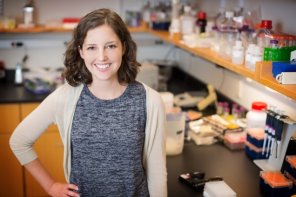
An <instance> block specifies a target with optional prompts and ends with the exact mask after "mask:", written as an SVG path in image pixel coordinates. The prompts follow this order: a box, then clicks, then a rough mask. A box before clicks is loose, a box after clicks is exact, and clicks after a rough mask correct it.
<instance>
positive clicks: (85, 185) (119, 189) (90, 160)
mask: <svg viewBox="0 0 296 197" xmlns="http://www.w3.org/2000/svg"><path fill="white" fill-rule="evenodd" d="M145 124H146V92H145V89H144V87H143V85H142V84H140V83H138V82H135V83H131V84H129V85H128V87H127V88H126V90H125V92H124V93H123V94H122V95H121V96H120V97H118V98H116V99H113V100H101V99H98V98H97V97H95V96H94V95H93V94H92V93H91V92H90V91H89V89H88V87H87V86H84V88H83V90H82V93H81V95H80V98H79V100H78V103H77V106H76V110H75V114H74V119H73V125H72V133H71V149H72V156H71V157H72V159H71V161H72V164H71V173H70V183H73V184H76V185H77V186H78V187H79V194H80V196H91V197H95V196H112V197H116V196H141V197H142V196H149V191H148V184H147V180H146V174H145V170H144V168H143V164H142V159H143V158H142V152H143V146H144V140H145V139H144V138H145Z"/></svg>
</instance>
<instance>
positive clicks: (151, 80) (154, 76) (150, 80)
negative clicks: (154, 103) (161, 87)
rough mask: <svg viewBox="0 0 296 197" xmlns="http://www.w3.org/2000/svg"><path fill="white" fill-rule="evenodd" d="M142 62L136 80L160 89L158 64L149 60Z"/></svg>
mask: <svg viewBox="0 0 296 197" xmlns="http://www.w3.org/2000/svg"><path fill="white" fill-rule="evenodd" d="M141 64H142V66H141V67H140V70H139V73H138V75H137V77H136V80H137V81H140V82H143V83H145V84H146V85H148V86H150V87H151V88H153V89H155V90H158V70H159V68H158V66H156V65H155V64H152V63H151V62H148V61H145V62H142V63H141Z"/></svg>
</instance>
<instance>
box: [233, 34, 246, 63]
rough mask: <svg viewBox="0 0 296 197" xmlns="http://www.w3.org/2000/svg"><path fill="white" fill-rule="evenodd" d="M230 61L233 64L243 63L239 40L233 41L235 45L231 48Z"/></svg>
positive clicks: (241, 44)
mask: <svg viewBox="0 0 296 197" xmlns="http://www.w3.org/2000/svg"><path fill="white" fill-rule="evenodd" d="M231 61H232V63H233V64H239V65H241V64H243V63H244V47H243V43H242V41H240V40H236V41H235V45H234V46H233V47H232V56H231Z"/></svg>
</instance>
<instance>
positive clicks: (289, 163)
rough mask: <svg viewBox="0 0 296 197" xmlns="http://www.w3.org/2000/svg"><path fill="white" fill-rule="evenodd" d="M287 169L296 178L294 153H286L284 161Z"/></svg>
mask: <svg viewBox="0 0 296 197" xmlns="http://www.w3.org/2000/svg"><path fill="white" fill-rule="evenodd" d="M284 163H285V167H286V169H284V171H287V172H288V173H289V174H290V175H291V176H292V177H293V179H295V180H296V155H287V156H286V159H285V161H284Z"/></svg>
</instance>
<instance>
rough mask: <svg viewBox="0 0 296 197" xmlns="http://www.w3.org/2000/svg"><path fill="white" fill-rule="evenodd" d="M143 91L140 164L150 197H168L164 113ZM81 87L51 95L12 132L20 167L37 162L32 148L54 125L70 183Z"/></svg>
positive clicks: (156, 97)
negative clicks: (73, 130) (73, 132)
mask: <svg viewBox="0 0 296 197" xmlns="http://www.w3.org/2000/svg"><path fill="white" fill-rule="evenodd" d="M143 85H144V87H145V90H146V95H147V96H146V107H147V120H146V130H145V144H144V149H143V164H144V168H145V170H146V174H147V181H148V188H149V193H150V196H152V197H154V196H155V197H156V196H157V197H162V196H164V197H165V196H167V170H166V154H165V109H164V105H163V102H162V99H161V97H160V95H159V94H158V93H157V92H156V91H155V90H153V89H152V88H149V87H148V86H146V85H145V84H143ZM82 88H83V85H79V86H78V87H72V86H70V85H69V84H64V85H62V86H61V87H59V88H58V89H56V90H55V91H54V92H53V93H51V94H50V95H49V96H48V97H47V98H46V99H44V100H43V102H41V103H40V105H39V106H38V107H37V108H36V109H35V110H34V111H33V112H32V113H30V114H29V115H28V116H27V117H26V118H25V119H24V120H23V121H22V122H21V123H20V124H19V125H18V126H17V128H16V129H15V131H14V132H13V134H12V136H11V138H10V147H11V149H12V151H13V152H14V154H15V155H16V157H17V159H18V160H19V161H20V163H21V164H22V165H24V164H27V163H29V162H31V161H33V160H35V159H36V158H37V155H36V153H35V151H34V149H33V144H34V143H35V141H36V140H37V139H38V138H39V136H40V135H41V134H42V133H43V132H44V131H45V130H46V129H47V127H48V126H49V125H50V124H52V123H55V124H56V125H57V127H58V130H59V132H60V136H61V139H62V141H63V144H64V173H65V177H66V180H67V181H69V175H70V171H71V148H70V135H71V127H72V121H73V116H74V112H75V108H76V103H77V101H78V99H79V96H80V93H81V91H82Z"/></svg>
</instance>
